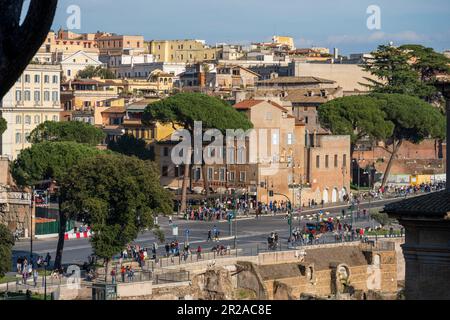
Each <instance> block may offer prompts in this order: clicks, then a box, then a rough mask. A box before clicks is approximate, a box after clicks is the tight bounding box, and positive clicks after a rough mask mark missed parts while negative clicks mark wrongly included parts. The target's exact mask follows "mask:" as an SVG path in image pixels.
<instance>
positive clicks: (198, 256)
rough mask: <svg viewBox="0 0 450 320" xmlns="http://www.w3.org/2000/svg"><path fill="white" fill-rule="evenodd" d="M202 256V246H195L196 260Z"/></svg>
mask: <svg viewBox="0 0 450 320" xmlns="http://www.w3.org/2000/svg"><path fill="white" fill-rule="evenodd" d="M201 258H202V247H201V246H198V248H197V260H198V259H201Z"/></svg>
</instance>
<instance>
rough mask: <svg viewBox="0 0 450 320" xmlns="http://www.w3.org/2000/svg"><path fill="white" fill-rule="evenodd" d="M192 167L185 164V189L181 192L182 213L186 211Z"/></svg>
mask: <svg viewBox="0 0 450 320" xmlns="http://www.w3.org/2000/svg"><path fill="white" fill-rule="evenodd" d="M189 168H190V165H189V164H188V163H185V164H184V175H183V187H182V192H181V208H180V211H181V212H185V211H186V202H187V187H188V181H189V180H188V179H189V177H190V174H189Z"/></svg>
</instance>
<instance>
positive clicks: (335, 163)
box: [334, 154, 338, 168]
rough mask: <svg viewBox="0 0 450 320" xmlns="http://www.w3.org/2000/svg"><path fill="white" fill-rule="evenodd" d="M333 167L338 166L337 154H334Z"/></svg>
mask: <svg viewBox="0 0 450 320" xmlns="http://www.w3.org/2000/svg"><path fill="white" fill-rule="evenodd" d="M334 167H335V168H337V167H338V156H337V154H336V155H334Z"/></svg>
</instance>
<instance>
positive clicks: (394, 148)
mask: <svg viewBox="0 0 450 320" xmlns="http://www.w3.org/2000/svg"><path fill="white" fill-rule="evenodd" d="M402 143H403V140H399V141H398V142H397V144H396V143H395V140H394V143H393V146H392V153H391V157H390V158H389V162H388V165H387V167H386V170H385V171H384V176H383V181H382V183H381V186H382V187H385V186H386V183H387V180H388V178H389V173H390V172H391V168H392V164H393V163H394V159H395V156H396V155H397V152H398V150H399V149H400V147H401V146H402Z"/></svg>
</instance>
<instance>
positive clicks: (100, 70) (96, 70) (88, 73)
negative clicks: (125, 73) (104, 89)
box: [77, 66, 116, 79]
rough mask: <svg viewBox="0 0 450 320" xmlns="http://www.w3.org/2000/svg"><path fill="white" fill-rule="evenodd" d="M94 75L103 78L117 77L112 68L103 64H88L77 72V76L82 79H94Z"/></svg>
mask: <svg viewBox="0 0 450 320" xmlns="http://www.w3.org/2000/svg"><path fill="white" fill-rule="evenodd" d="M94 77H96V78H101V79H115V78H116V75H115V74H114V72H112V71H111V70H109V69H106V68H104V67H101V66H97V67H94V66H87V67H86V68H84V69H83V70H81V71H79V72H78V74H77V78H81V79H92V78H94Z"/></svg>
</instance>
